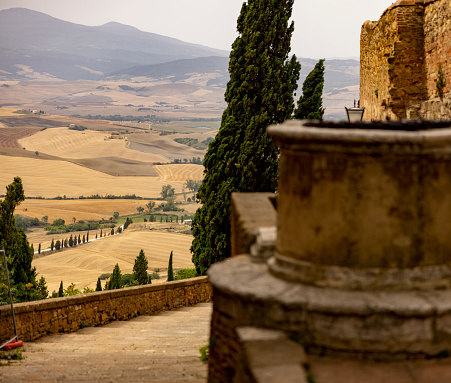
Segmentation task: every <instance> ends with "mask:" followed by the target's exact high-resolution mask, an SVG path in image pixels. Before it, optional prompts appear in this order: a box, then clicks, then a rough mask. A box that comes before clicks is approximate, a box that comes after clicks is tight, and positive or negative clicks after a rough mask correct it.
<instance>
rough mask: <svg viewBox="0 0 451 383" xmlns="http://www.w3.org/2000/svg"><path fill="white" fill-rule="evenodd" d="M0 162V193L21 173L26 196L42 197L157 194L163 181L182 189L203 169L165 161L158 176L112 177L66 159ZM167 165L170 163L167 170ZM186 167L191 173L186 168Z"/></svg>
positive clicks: (6, 159)
mask: <svg viewBox="0 0 451 383" xmlns="http://www.w3.org/2000/svg"><path fill="white" fill-rule="evenodd" d="M0 164H1V169H2V171H1V172H0V190H1V192H0V193H3V191H4V190H5V187H6V185H9V184H10V183H11V182H12V181H13V178H14V177H15V176H20V177H21V178H22V181H23V184H24V189H25V195H26V196H29V197H44V198H53V197H56V196H64V195H66V196H67V197H70V198H78V197H79V196H82V195H83V196H89V195H93V194H99V195H108V194H114V195H127V194H136V195H137V196H140V197H144V198H158V197H160V193H161V188H162V186H163V185H165V184H168V183H170V184H171V185H172V186H173V187H174V188H175V191H176V193H181V191H182V186H183V183H184V181H185V180H186V179H188V178H192V179H199V178H198V177H199V174H201V172H202V166H201V165H194V166H190V165H173V166H171V165H164V166H162V167H160V168H159V173H160V177H144V176H139V177H138V176H137V177H115V176H111V175H109V174H105V173H102V172H98V171H95V170H92V169H88V168H85V167H83V166H79V165H75V164H73V163H70V162H67V161H50V160H40V159H39V158H24V157H10V156H1V155H0ZM166 166H171V167H170V168H168V169H167V170H166V169H165V167H166ZM187 168H188V169H191V170H192V171H193V172H194V174H192V173H191V172H190V171H189V170H188V171H186V169H187ZM199 170H200V171H199ZM184 177H187V178H186V179H184Z"/></svg>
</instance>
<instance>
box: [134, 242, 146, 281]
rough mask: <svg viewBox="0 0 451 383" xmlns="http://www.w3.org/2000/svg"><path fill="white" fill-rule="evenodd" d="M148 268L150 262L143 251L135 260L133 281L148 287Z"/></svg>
mask: <svg viewBox="0 0 451 383" xmlns="http://www.w3.org/2000/svg"><path fill="white" fill-rule="evenodd" d="M147 266H148V262H147V258H146V255H145V254H144V250H143V249H141V251H140V252H139V255H138V256H137V257H136V259H135V265H134V266H133V277H132V280H135V281H137V282H138V284H140V285H146V284H147V282H148V275H147Z"/></svg>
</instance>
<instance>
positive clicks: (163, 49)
mask: <svg viewBox="0 0 451 383" xmlns="http://www.w3.org/2000/svg"><path fill="white" fill-rule="evenodd" d="M0 35H1V36H2V37H1V39H0V87H2V88H1V89H2V92H1V93H0V106H8V105H9V106H13V107H15V108H25V109H27V108H29V109H37V108H39V109H44V110H46V109H49V108H50V107H51V108H56V109H57V110H58V112H57V113H59V114H66V115H73V114H79V115H87V114H92V113H93V112H94V111H95V109H96V108H97V109H98V108H105V107H108V109H109V112H108V113H102V114H121V115H122V114H124V113H126V111H125V109H124V106H125V107H130V106H136V110H135V112H134V114H135V115H142V113H136V112H140V111H143V110H146V111H150V112H152V113H151V114H157V115H158V116H160V117H163V118H168V111H169V109H168V107H169V106H170V107H171V108H172V110H171V113H170V114H171V115H170V116H169V118H172V117H176V118H193V117H198V116H199V115H200V114H202V116H205V117H207V118H219V117H220V115H221V114H222V111H223V109H224V107H225V104H224V102H223V94H224V92H225V88H226V85H227V81H228V79H229V74H228V54H229V52H227V51H220V50H217V49H212V48H208V47H205V46H200V45H196V44H191V43H187V42H183V41H181V40H177V39H173V38H169V37H165V36H161V35H157V34H154V33H148V32H143V31H140V30H138V29H137V28H134V27H132V26H128V25H123V24H119V23H116V22H110V23H107V24H104V25H101V26H96V27H91V26H85V25H79V24H74V23H70V22H66V21H63V20H59V19H56V18H53V17H51V16H48V15H46V14H43V13H40V12H36V11H31V10H28V9H24V8H12V9H8V10H4V11H0ZM298 56H299V55H298ZM299 61H300V63H301V65H302V70H301V76H300V80H299V90H298V92H297V94H298V96H299V95H300V94H301V89H302V83H303V81H304V79H305V77H306V76H307V74H308V73H309V72H310V71H311V70H312V69H313V67H314V65H315V64H316V62H317V61H318V60H316V59H309V58H299ZM325 67H326V73H325V83H324V97H323V98H324V106H325V108H326V114H325V117H326V118H328V119H341V118H345V114H344V109H343V106H352V105H353V100H354V99H358V98H359V89H358V88H359V82H360V80H359V69H360V68H359V62H358V61H357V60H338V59H330V60H326V62H325ZM23 80H27V81H23ZM28 80H30V81H28ZM43 80H45V81H43ZM63 81H64V82H63ZM81 81H90V82H91V84H88V83H86V84H82V83H81ZM121 81H123V82H124V83H122V84H119V85H116V84H118V83H119V82H121ZM1 82H3V84H2V83H1ZM168 82H170V84H168ZM62 84H64V86H63V87H62V86H61V85H62ZM135 84H136V85H135ZM3 87H4V88H3ZM163 103H164V105H165V107H164V109H163V108H162V107H159V106H158V105H160V106H161V105H163ZM199 103H202V105H201V107H202V108H199V107H198V108H196V106H197V105H198V104H199ZM61 107H62V108H64V110H65V112H60V110H61ZM69 109H70V110H69ZM201 109H202V110H201ZM66 111H67V112H66ZM146 113H148V112H146ZM129 114H131V113H129Z"/></svg>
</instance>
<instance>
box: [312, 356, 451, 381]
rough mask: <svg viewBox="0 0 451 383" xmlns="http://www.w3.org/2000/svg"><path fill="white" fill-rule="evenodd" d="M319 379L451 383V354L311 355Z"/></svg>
mask: <svg viewBox="0 0 451 383" xmlns="http://www.w3.org/2000/svg"><path fill="white" fill-rule="evenodd" d="M308 359H309V363H310V366H311V371H312V372H313V375H314V377H315V382H316V383H449V382H451V358H443V359H430V360H405V361H385V362H377V361H370V360H362V359H348V358H340V357H333V358H332V357H315V356H309V358H308Z"/></svg>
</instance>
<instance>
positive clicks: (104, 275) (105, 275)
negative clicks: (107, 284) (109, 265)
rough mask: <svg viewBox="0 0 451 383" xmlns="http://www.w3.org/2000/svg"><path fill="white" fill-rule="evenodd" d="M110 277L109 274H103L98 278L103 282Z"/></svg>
mask: <svg viewBox="0 0 451 383" xmlns="http://www.w3.org/2000/svg"><path fill="white" fill-rule="evenodd" d="M110 277H111V273H104V274H102V275H101V276H100V277H99V278H100V280H101V281H104V280H105V279H108V278H110Z"/></svg>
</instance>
